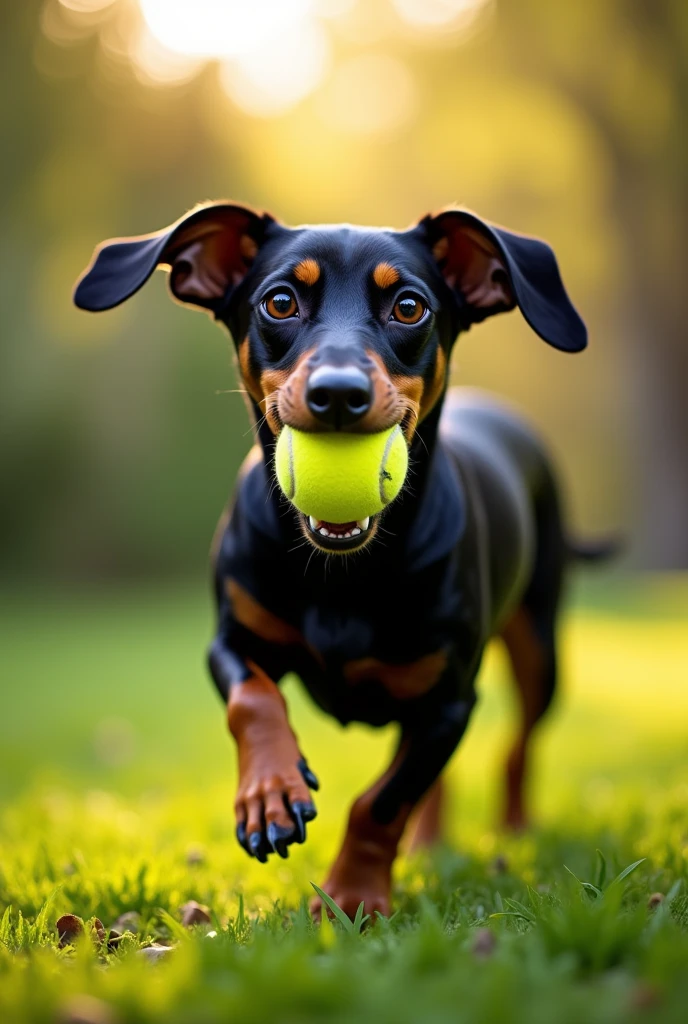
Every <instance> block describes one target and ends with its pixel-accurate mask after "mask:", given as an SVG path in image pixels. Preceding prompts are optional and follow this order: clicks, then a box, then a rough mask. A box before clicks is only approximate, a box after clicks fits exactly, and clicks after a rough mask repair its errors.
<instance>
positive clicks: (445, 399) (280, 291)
mask: <svg viewBox="0 0 688 1024" xmlns="http://www.w3.org/2000/svg"><path fill="white" fill-rule="evenodd" d="M156 267H163V268H164V269H166V270H168V271H169V275H170V276H169V284H170V289H171V291H172V294H173V296H174V297H175V298H176V299H178V300H179V301H180V302H182V303H186V304H189V305H192V306H196V307H200V308H201V309H204V310H207V311H209V312H210V313H211V314H213V316H214V317H215V318H216V319H217V320H219V321H221V322H222V323H223V324H225V326H226V327H227V328H228V329H229V331H230V333H231V335H232V337H233V339H234V341H235V343H236V348H237V355H238V363H239V368H240V373H241V377H242V379H243V383H244V386H245V388H246V391H247V393H248V396H249V397H250V404H251V406H252V409H253V414H254V417H255V424H256V441H257V443H256V445H255V447H254V449H253V450H252V451H251V453H250V454H249V456H248V457H247V459H246V462H245V464H244V467H243V469H242V472H241V478H240V482H239V485H238V487H237V490H236V495H235V498H234V501H233V504H232V506H231V508H230V509H229V511H228V513H227V514H226V515H225V517H223V519H222V521H221V523H220V527H219V529H218V534H217V540H216V544H215V555H214V573H215V577H214V579H215V593H216V597H217V603H218V609H219V617H218V628H217V635H216V638H215V640H214V642H213V644H212V646H211V648H210V654H209V662H210V671H211V673H212V677H213V679H214V681H215V684H216V686H217V688H218V690H219V692H220V694H221V696H222V699H223V701H225V702H226V705H227V709H228V719H229V728H230V730H231V732H232V735H233V736H234V738H235V740H236V742H237V747H238V759H239V789H238V795H237V799H236V818H237V837H238V840H239V842H240V843H241V845H242V846H243V847H244V849H245V850H246V852H247V853H249V854H250V855H252V856H254V857H256V858H257V859H258V860H260V861H265V860H266V859H267V858H268V856H269V854H271V853H272V852H276V853H277V854H279V855H280V856H283V857H285V856H287V852H288V846H289V845H290V844H291V843H293V842H303V840H304V838H305V835H306V823H307V822H308V821H310V820H311V819H312V818H314V817H315V813H316V812H315V806H314V804H313V800H312V797H311V792H310V791H311V790H312V789H317V788H318V783H317V780H316V778H315V776H314V775H313V773H312V771H311V770H310V768H309V767H308V764H307V762H306V760H305V758H304V756H303V753H302V751H301V748H300V747H299V744H298V742H297V739H296V737H295V735H294V733H293V732H292V730H291V728H290V725H289V721H288V717H287V709H286V705H285V702H284V698H283V697H282V695H281V693H280V690H279V688H278V684H279V681H280V680H281V679H282V677H283V676H284V675H285V674H286V673H288V672H296V673H297V675H298V676H300V678H301V680H302V681H303V684H304V685H305V687H306V688H307V690H308V692H309V693H310V694H311V696H312V698H313V699H314V700H315V702H316V703H317V704H318V705H319V706H320V707H321V708H322V709H323V710H324V711H326V712H327V713H328V714H329V715H332V716H333V717H334V718H336V719H337V720H338V721H339V722H341V723H342V724H346V723H348V722H366V723H369V724H371V725H375V726H380V725H384V724H386V723H389V722H397V723H399V728H400V735H399V745H398V749H397V752H396V755H395V757H394V759H393V761H392V763H391V765H390V766H389V768H388V770H387V771H386V772H385V774H384V775H383V777H382V778H380V779H379V780H378V781H377V782H375V784H374V785H373V786H372V787H371V788H370V789H369V790H368V791H367V792H366V793H364V794H363V795H362V796H360V797H359V798H358V799H357V800H356V801H355V802H354V804H353V806H352V809H351V812H350V816H349V823H348V829H347V832H346V837H345V839H344V843H343V846H342V849H341V851H340V853H339V856H338V857H337V859H336V862H335V864H334V866H333V868H332V870H331V872H330V874H329V877H328V879H327V881H326V882H325V883H324V888H325V891H326V892H328V893H329V894H330V895H331V896H332V897H334V899H335V900H336V901H337V903H339V905H340V906H341V907H343V908H344V910H345V911H346V912H347V913H349V914H352V915H353V913H354V912H355V910H356V908H357V906H358V904H359V902H360V901H361V900H363V901H364V903H365V909H366V911H367V912H368V913H371V914H373V913H374V912H376V911H378V912H380V913H382V914H385V915H388V914H389V912H390V876H391V869H392V864H393V861H394V858H395V855H396V853H397V848H398V845H399V843H400V840H401V838H402V834H403V832H404V829H405V826H406V825H407V823H408V820H409V817H410V816H411V814H412V812H413V811H414V808H417V807H418V806H419V805H420V809H419V812H418V819H419V820H418V824H417V835H418V836H419V837H420V838H421V839H422V840H423V841H426V842H430V841H432V840H433V839H435V838H437V835H438V829H439V820H440V813H439V801H440V791H439V779H440V775H441V773H442V770H443V769H444V767H445V766H446V764H447V762H448V761H449V759H450V757H451V755H452V754H453V752H454V750H455V749H456V747H457V744H458V743H459V740H460V739H461V737H462V735H463V733H464V731H465V729H466V726H467V724H468V720H469V717H470V714H471V711H472V709H473V705H474V704H475V700H476V697H475V680H476V676H477V673H478V670H479V668H480V662H481V659H482V655H483V651H484V649H485V645H486V643H487V642H488V640H489V639H490V638H491V637H494V636H499V637H501V638H502V639H503V641H504V643H505V644H506V647H507V649H508V652H509V655H510V658H511V662H512V665H513V672H514V676H515V679H516V682H517V684H518V691H519V693H520V696H521V702H522V708H521V721H520V729H519V733H518V739H517V741H516V743H515V745H514V747H513V749H512V750H511V752H510V754H509V757H508V760H507V766H506V776H507V785H506V800H505V808H504V819H505V823H506V824H508V825H510V826H513V827H518V826H521V825H523V824H524V822H525V820H526V814H525V809H524V802H523V785H524V776H525V769H526V763H527V750H528V738H529V735H530V733H531V731H532V729H533V727H534V725H535V724H536V722H537V721H538V719H539V718H540V717H541V716H542V714H543V712H544V711H545V710H546V708H547V706H548V704H549V703H550V701H551V699H552V694H553V691H554V687H555V679H556V672H557V659H556V636H555V634H556V623H557V613H558V609H559V603H560V592H561V587H562V577H563V574H564V572H565V570H566V568H567V564H568V563H569V562H570V561H571V559H572V558H574V557H576V554H575V552H574V551H573V550H572V548H571V546H569V545H568V544H567V542H566V539H565V536H564V531H563V528H562V521H561V515H560V510H559V500H558V497H557V486H556V483H555V480H554V477H553V473H552V469H551V466H550V463H549V459H548V456H547V454H546V452H545V451H544V450H543V446H542V444H541V442H540V441H539V440H538V438H537V437H536V436H535V435H534V433H533V432H532V430H531V429H530V428H529V427H528V426H527V425H526V424H525V423H524V422H523V421H522V420H521V419H520V418H519V417H518V416H517V415H515V414H514V413H513V412H512V411H510V410H508V409H506V408H504V407H503V406H502V405H500V403H499V402H497V401H495V400H493V399H492V398H489V397H486V396H484V395H481V394H479V393H475V392H471V391H463V390H461V389H458V390H450V391H447V378H448V367H449V362H450V356H451V351H452V346H453V344H454V341H455V339H456V337H457V335H458V334H460V333H461V332H462V331H466V330H468V329H469V327H470V326H471V325H472V324H474V323H478V322H480V321H481V320H484V319H485V318H486V317H488V316H492V315H493V314H495V313H502V312H506V311H507V310H510V309H513V308H514V307H515V306H518V307H519V308H520V310H521V313H522V314H523V316H524V317H525V319H526V320H527V322H528V323H529V325H530V326H531V327H532V329H533V330H534V331H535V333H536V334H538V335H539V336H540V337H541V338H542V339H543V340H544V341H546V342H547V343H548V344H550V345H553V346H554V347H555V348H557V349H560V350H562V351H564V352H579V351H580V350H581V349H583V348H584V347H585V345H586V330H585V326H584V324H583V322H582V320H581V319H580V317H579V316H578V314H577V312H576V311H575V309H574V308H573V306H572V305H571V302H570V301H569V299H568V297H567V294H566V292H565V290H564V286H563V284H562V282H561V278H560V276H559V271H558V268H557V264H556V260H555V258H554V254H553V253H552V251H551V249H550V248H549V247H548V246H547V245H546V244H545V243H544V242H541V241H538V240H536V239H533V238H528V237H525V236H522V235H517V234H513V233H511V232H509V231H505V230H504V229H502V228H497V227H494V226H491V225H488V224H487V223H485V222H484V221H482V220H480V219H479V218H478V217H476V216H475V215H473V214H471V213H468V212H466V211H463V210H458V209H448V210H444V211H441V212H440V213H438V214H436V215H434V216H427V217H424V218H423V219H422V220H421V221H420V222H419V223H418V224H416V225H415V226H413V227H411V228H410V229H408V230H406V231H392V230H388V229H381V230H374V229H369V228H358V227H351V226H348V225H338V226H334V227H331V226H325V227H300V228H288V227H285V226H284V225H283V224H280V223H279V222H278V221H276V220H275V219H273V218H272V217H270V216H268V215H267V214H260V213H256V212H255V211H253V210H250V209H248V208H246V207H244V206H240V205H236V204H233V203H224V202H220V203H216V204H212V205H208V206H203V207H200V208H198V209H196V210H194V211H192V212H191V213H190V214H188V215H187V216H185V217H183V218H182V219H181V220H179V221H177V223H176V224H173V225H172V226H171V227H169V228H166V229H165V230H163V231H159V232H156V233H155V234H151V235H145V236H141V237H137V238H128V239H114V240H111V241H108V242H105V243H104V244H103V245H101V246H100V247H99V248H98V249H97V250H96V253H95V256H94V259H93V262H92V263H91V265H90V267H89V268H88V269H87V271H86V272H85V274H84V276H83V277H82V278H81V280H80V282H79V283H78V285H77V288H76V292H75V302H76V304H77V305H78V306H79V307H81V308H82V309H87V310H93V311H97V310H105V309H109V308H111V307H113V306H116V305H117V304H118V303H120V302H123V301H124V300H125V299H127V298H129V296H131V295H133V294H134V292H136V291H137V290H138V289H139V288H140V287H141V286H142V285H143V284H144V282H145V281H146V280H147V279H148V277H149V276H150V275H151V274H152V272H153V271H154V270H155V268H156ZM285 424H288V425H289V426H291V427H294V428H297V429H298V430H303V431H333V430H344V431H356V432H374V431H381V430H385V429H387V428H389V427H390V426H392V425H393V424H400V425H401V428H402V430H403V432H404V436H405V438H406V442H407V444H408V448H409V458H410V464H411V467H412V468H411V472H410V474H409V477H408V481H407V485H406V487H405V489H404V491H403V492H402V494H401V496H400V497H399V498H398V499H397V500H396V501H395V502H394V503H393V504H392V505H391V506H390V507H389V508H388V509H386V510H385V512H384V513H382V514H381V515H380V516H374V517H371V518H370V519H365V520H360V521H358V522H356V523H323V522H319V521H317V520H315V519H312V518H307V517H305V516H303V515H302V514H301V513H300V512H299V511H298V510H297V509H295V508H293V507H292V506H290V505H289V504H288V502H287V501H286V499H285V498H284V497H283V496H282V495H281V494H280V492H279V489H278V487H277V486H276V482H275V475H274V465H273V453H274V447H275V438H276V436H277V435H278V434H279V431H280V430H281V428H282V426H283V425H285ZM580 554H581V556H582V553H580ZM317 909H318V907H317V904H316V905H315V906H314V910H317Z"/></svg>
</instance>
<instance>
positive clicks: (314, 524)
mask: <svg viewBox="0 0 688 1024" xmlns="http://www.w3.org/2000/svg"><path fill="white" fill-rule="evenodd" d="M308 522H309V523H310V527H311V530H315V532H316V533H317V532H318V520H317V519H315V518H314V517H313V516H309V517H308Z"/></svg>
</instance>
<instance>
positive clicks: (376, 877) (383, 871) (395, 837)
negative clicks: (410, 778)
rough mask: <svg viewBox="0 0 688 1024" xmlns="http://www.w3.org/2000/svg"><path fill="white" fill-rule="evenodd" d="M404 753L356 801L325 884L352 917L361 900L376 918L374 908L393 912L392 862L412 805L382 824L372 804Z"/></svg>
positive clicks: (316, 909) (315, 907)
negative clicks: (385, 823) (376, 818)
mask: <svg viewBox="0 0 688 1024" xmlns="http://www.w3.org/2000/svg"><path fill="white" fill-rule="evenodd" d="M405 753H406V744H402V745H401V746H400V748H399V750H398V751H397V753H396V756H395V758H394V760H393V761H392V763H391V765H390V766H389V768H388V769H387V771H386V772H385V773H384V775H383V776H382V777H381V778H380V779H378V780H377V782H376V783H375V784H374V785H373V786H371V788H370V789H369V790H367V791H366V792H365V793H364V794H363V795H362V796H360V797H359V798H358V799H357V800H356V802H355V803H354V805H353V807H352V808H351V812H350V814H349V823H348V826H347V830H346V835H345V837H344V842H343V844H342V848H341V850H340V851H339V855H338V856H337V859H336V861H335V863H334V865H333V866H332V870H331V871H330V873H329V875H328V877H327V880H326V881H325V882H324V883H323V886H322V888H323V889H324V891H325V892H326V893H327V894H328V896H332V898H333V899H334V900H335V902H336V903H337V904H338V906H340V907H341V908H342V910H344V911H345V913H347V914H348V915H349V917H351V918H353V917H354V915H355V914H356V910H357V908H358V905H359V903H360V902H361V900H362V901H363V904H364V910H365V912H366V913H367V914H370V915H371V916H373V919H374V914H375V911H379V912H380V913H381V914H384V916H385V917H389V914H390V910H391V890H392V865H393V863H394V859H395V857H396V855H397V849H398V847H399V842H400V841H401V837H402V835H403V833H404V828H405V826H406V822H407V821H408V819H409V815H410V813H411V810H412V807H411V804H404V805H403V806H402V807H401V809H400V810H399V813H398V814H397V816H396V818H395V819H394V821H391V822H390V823H389V824H387V825H381V824H379V822H377V821H375V819H374V818H373V816H372V806H373V803H374V801H375V798H376V797H377V795H378V793H379V792H380V790H381V789H382V788H383V786H384V785H385V784H386V783H387V781H388V780H389V779H390V778H391V777H392V775H393V774H394V772H395V771H396V770H397V768H398V766H399V763H400V762H401V759H402V758H403V756H404V754H405ZM311 913H313V914H314V915H318V914H319V913H320V900H319V899H315V900H313V901H312V902H311Z"/></svg>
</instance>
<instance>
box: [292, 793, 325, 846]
mask: <svg viewBox="0 0 688 1024" xmlns="http://www.w3.org/2000/svg"><path fill="white" fill-rule="evenodd" d="M291 813H292V816H293V818H294V821H295V822H296V828H297V831H298V838H297V840H296V841H297V843H303V842H305V839H306V822H307V821H313V818H315V816H316V814H317V813H318V812H317V811H316V809H315V807H314V806H313V804H305V803H302V802H301V801H298V800H297V801H296V802H295V803H293V804H292V805H291Z"/></svg>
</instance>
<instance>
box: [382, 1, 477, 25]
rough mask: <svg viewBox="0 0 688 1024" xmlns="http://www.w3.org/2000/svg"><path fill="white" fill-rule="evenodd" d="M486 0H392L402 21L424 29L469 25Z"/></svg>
mask: <svg viewBox="0 0 688 1024" xmlns="http://www.w3.org/2000/svg"><path fill="white" fill-rule="evenodd" d="M486 2H487V0H392V4H393V6H394V8H395V10H396V12H397V14H398V15H399V17H400V18H402V19H403V20H404V21H406V22H407V23H408V24H410V25H413V26H418V27H420V28H426V29H446V28H450V29H457V28H464V27H466V26H467V25H469V24H470V23H471V22H472V21H473V19H474V18H475V17H476V16H477V15H478V14H479V12H480V10H481V8H482V7H484V6H485V5H486Z"/></svg>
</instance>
